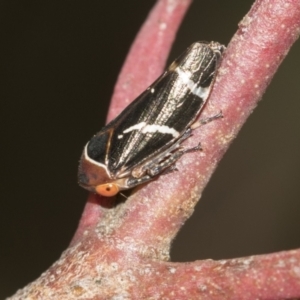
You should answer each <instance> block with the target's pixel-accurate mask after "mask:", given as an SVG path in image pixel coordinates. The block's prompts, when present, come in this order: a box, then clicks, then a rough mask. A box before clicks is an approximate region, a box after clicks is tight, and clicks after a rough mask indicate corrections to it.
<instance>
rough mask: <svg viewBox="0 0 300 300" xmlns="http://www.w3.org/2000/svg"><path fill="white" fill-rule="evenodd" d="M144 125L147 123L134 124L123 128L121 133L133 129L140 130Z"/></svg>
mask: <svg viewBox="0 0 300 300" xmlns="http://www.w3.org/2000/svg"><path fill="white" fill-rule="evenodd" d="M146 125H147V124H146V122H141V123H138V124H135V125H133V126H131V127H129V128H127V129H125V130H124V131H123V133H128V132H130V131H133V130H140V129H142V128H144V127H145V126H146Z"/></svg>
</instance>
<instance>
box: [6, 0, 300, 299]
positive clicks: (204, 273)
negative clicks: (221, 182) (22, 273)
mask: <svg viewBox="0 0 300 300" xmlns="http://www.w3.org/2000/svg"><path fill="white" fill-rule="evenodd" d="M189 4H190V1H183V0H161V1H158V3H157V5H156V6H155V8H154V9H153V11H152V12H151V14H150V15H149V18H148V20H147V22H146V23H145V25H144V27H143V28H142V30H141V32H140V33H139V35H138V38H137V40H136V42H135V43H134V45H133V47H132V49H131V50H130V54H129V57H128V59H127V61H126V63H125V66H124V68H123V70H122V72H121V75H120V77H119V79H118V84H117V86H116V89H115V95H114V97H113V101H112V104H111V110H110V113H109V117H108V119H109V120H110V119H111V118H113V117H115V116H116V114H118V113H119V112H120V111H121V110H122V108H124V106H125V105H127V103H128V102H129V101H130V100H131V99H133V98H134V97H135V96H136V95H138V93H140V92H141V91H142V90H143V89H144V88H145V87H146V86H147V85H148V84H149V83H150V82H151V81H152V80H153V79H155V77H157V75H158V74H159V73H160V72H161V70H162V67H163V65H164V61H165V59H166V56H167V53H168V50H169V48H170V46H171V43H172V41H173V38H174V36H175V32H176V30H177V28H178V26H179V23H180V21H181V19H182V17H183V15H184V13H185V11H186V9H187V8H188V6H189ZM299 28H300V2H299V0H257V1H256V2H255V4H254V5H253V7H252V9H251V11H250V12H249V13H248V14H247V16H246V17H245V18H244V19H243V21H242V22H241V23H240V28H239V30H238V32H237V33H236V35H235V36H234V37H233V39H232V41H231V42H230V44H229V46H228V49H227V51H226V55H225V58H224V60H223V62H222V66H221V68H220V70H219V74H218V78H217V81H216V84H215V86H214V89H213V92H212V94H211V97H210V99H209V101H208V105H207V106H206V108H205V110H204V111H203V114H202V116H201V117H205V116H211V115H214V114H216V113H217V112H219V111H220V110H222V112H223V115H224V118H223V119H221V120H216V121H214V122H211V123H209V124H208V125H205V126H203V127H202V128H201V129H200V130H195V131H194V136H193V138H190V139H189V140H188V141H187V144H189V145H195V144H197V143H198V141H201V144H202V147H203V148H204V151H203V152H202V153H191V154H187V155H185V156H184V157H183V158H182V159H181V160H180V162H178V164H177V165H176V166H177V168H178V169H179V172H175V173H172V174H168V175H165V176H160V178H159V179H157V180H155V181H153V182H151V183H149V184H147V185H145V186H143V187H139V188H137V189H136V190H135V191H134V192H133V194H132V196H130V198H129V199H127V200H126V201H125V202H124V203H122V204H120V205H118V206H116V207H114V208H105V207H108V206H109V205H103V204H104V203H105V201H106V202H107V199H105V198H97V197H96V196H94V195H90V198H89V202H88V204H87V206H86V209H85V211H84V213H83V216H82V219H81V222H80V225H79V228H78V231H77V233H76V236H75V238H74V239H73V242H72V244H71V246H70V247H69V248H68V249H67V250H66V251H65V252H64V254H63V255H62V257H61V258H60V260H59V261H58V262H56V263H55V264H54V265H53V266H52V267H51V268H50V269H49V270H48V271H46V272H45V273H44V274H43V275H42V276H41V277H40V278H39V279H37V280H36V281H35V282H33V283H31V284H30V285H28V286H27V287H26V288H24V289H23V290H20V291H19V292H17V294H16V295H15V296H13V297H12V298H11V299H29V298H30V299H48V298H50V297H51V298H52V299H74V298H80V299H287V298H292V297H294V298H296V297H299V298H300V267H299V266H300V250H296V251H289V252H282V253H277V254H270V255H263V256H253V257H251V258H243V259H232V260H227V261H217V262H214V261H211V260H207V261H197V262H193V263H189V264H180V263H169V262H166V260H168V258H169V248H170V243H171V241H172V239H173V237H174V236H175V235H176V233H177V232H178V230H179V229H180V227H181V226H182V224H183V223H184V221H185V220H186V219H187V218H188V217H189V216H190V214H191V213H192V212H193V209H194V206H195V204H196V202H197V201H198V199H199V198H200V195H201V193H202V190H203V188H204V187H205V185H206V183H207V181H208V180H209V178H210V176H211V174H212V172H213V170H214V169H215V167H216V166H217V163H218V162H219V160H220V159H221V157H222V155H223V154H224V152H225V150H226V149H227V148H228V146H229V144H230V142H231V141H232V140H233V138H234V137H235V136H236V134H237V132H238V131H239V129H240V128H241V126H242V124H243V123H244V122H245V120H246V118H247V116H248V115H249V114H250V113H251V112H252V110H253V109H254V107H255V106H256V104H257V102H258V101H259V99H260V98H261V95H262V94H263V92H264V91H265V89H266V87H267V85H268V83H269V82H270V80H271V78H272V76H273V75H274V73H275V71H276V70H277V68H278V66H279V64H280V63H281V61H282V60H283V58H284V57H285V55H286V54H287V52H288V50H289V48H290V47H291V46H292V44H293V43H294V42H295V40H296V39H297V38H298V35H299ZM153 58H155V59H153ZM149 66H151V67H149ZM145 70H149V72H145ZM100 204H102V206H101V205H100ZM104 206H105V207H104Z"/></svg>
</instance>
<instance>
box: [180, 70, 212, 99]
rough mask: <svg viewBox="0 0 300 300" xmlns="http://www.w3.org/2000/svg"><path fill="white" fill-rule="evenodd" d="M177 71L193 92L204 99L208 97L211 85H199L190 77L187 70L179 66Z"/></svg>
mask: <svg viewBox="0 0 300 300" xmlns="http://www.w3.org/2000/svg"><path fill="white" fill-rule="evenodd" d="M175 71H176V73H177V74H178V76H179V77H180V79H181V80H182V81H183V83H184V84H186V85H187V86H188V88H189V89H190V90H191V93H192V94H194V95H196V96H198V97H200V98H201V99H203V100H205V99H207V97H208V95H209V91H210V86H208V87H205V88H204V87H202V86H199V87H197V83H195V82H194V81H193V80H192V79H190V77H189V75H188V74H187V73H186V72H184V71H182V70H181V69H180V68H179V67H177V68H176V69H175Z"/></svg>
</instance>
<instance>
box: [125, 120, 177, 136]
mask: <svg viewBox="0 0 300 300" xmlns="http://www.w3.org/2000/svg"><path fill="white" fill-rule="evenodd" d="M133 130H141V132H142V133H149V132H160V133H164V134H171V135H173V137H174V138H177V137H178V136H179V132H178V131H177V130H175V129H174V128H170V127H168V126H166V125H156V124H150V125H149V124H147V123H146V122H141V123H138V124H136V125H133V126H131V127H129V128H127V129H125V130H124V131H123V133H128V132H131V131H133Z"/></svg>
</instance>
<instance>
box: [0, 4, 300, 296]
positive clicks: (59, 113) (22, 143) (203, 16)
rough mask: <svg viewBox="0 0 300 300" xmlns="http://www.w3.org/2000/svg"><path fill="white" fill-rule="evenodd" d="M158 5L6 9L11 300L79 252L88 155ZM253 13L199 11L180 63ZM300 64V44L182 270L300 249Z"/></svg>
mask: <svg viewBox="0 0 300 300" xmlns="http://www.w3.org/2000/svg"><path fill="white" fill-rule="evenodd" d="M154 3H155V1H152V0H151V1H150V0H148V1H140V0H130V1H94V0H91V1H78V0H72V1H66V0H62V1H32V0H28V1H21V0H17V1H9V0H4V1H1V3H0V20H1V29H0V30H1V48H0V49H1V50H0V51H1V56H0V63H1V73H2V76H3V77H2V79H1V89H0V93H1V110H0V113H1V127H0V130H1V145H2V146H1V156H0V158H1V162H0V163H1V164H0V166H1V168H0V172H1V189H0V192H1V195H0V197H1V198H0V199H1V202H0V203H1V204H0V214H1V216H0V298H1V299H3V298H4V297H5V296H9V295H11V294H13V293H14V291H15V290H16V289H18V288H21V287H23V286H24V285H26V284H27V283H28V282H30V281H32V280H34V279H35V278H37V277H38V276H39V275H40V274H41V273H42V272H43V271H44V270H46V269H47V268H48V267H49V266H50V265H51V264H52V263H53V262H54V261H55V260H56V259H58V257H59V256H60V254H61V253H62V251H63V250H64V249H65V248H66V247H67V246H68V244H69V242H70V240H71V238H72V236H73V233H74V231H75V230H76V227H77V224H78V220H79V218H80V215H81V213H82V210H83V207H84V204H85V201H86V199H87V195H88V193H87V192H86V191H85V190H83V189H82V188H80V187H78V186H77V178H76V176H77V165H78V160H79V157H80V154H81V151H82V149H83V146H84V145H85V143H86V142H87V141H88V140H89V139H90V137H91V136H92V135H93V134H94V133H96V132H97V131H99V130H100V128H101V127H102V126H103V125H104V123H105V116H106V113H107V108H108V103H109V100H110V96H111V94H112V91H113V87H114V83H115V81H116V78H117V75H118V72H119V70H120V68H121V66H122V63H123V61H124V59H125V56H126V53H127V51H128V49H129V47H130V44H131V43H132V41H133V39H134V37H135V35H136V33H137V32H138V30H139V28H140V26H141V24H142V23H143V21H144V20H145V18H146V16H147V14H148V12H149V10H150V9H151V7H152V6H153V4H154ZM251 4H252V0H244V1H240V0H226V1H217V0H211V1H200V0H195V1H194V3H193V5H192V6H191V8H190V10H189V12H188V13H187V15H186V17H185V20H184V22H183V24H182V26H181V29H180V30H179V33H178V37H177V39H176V42H175V44H174V47H173V50H172V53H171V55H170V59H169V62H170V61H172V60H173V59H174V58H175V57H176V56H177V55H178V54H180V53H181V52H182V51H183V50H184V49H185V48H186V47H187V46H189V45H190V44H191V43H192V42H194V41H197V40H207V41H211V40H214V41H219V42H221V43H224V44H228V42H229V41H230V39H231V37H232V35H233V34H234V33H235V31H236V30H237V24H238V22H239V21H241V19H242V18H243V16H244V15H245V13H246V12H247V11H248V10H249V9H250V7H251ZM299 53H300V44H299V42H298V43H296V44H295V45H294V47H293V48H292V50H291V51H290V53H289V55H288V56H287V58H286V60H285V61H284V63H283V64H282V65H281V67H280V69H279V71H278V73H277V74H276V76H275V78H274V79H273V81H272V83H271V85H270V87H269V88H268V90H267V92H266V93H265V95H264V96H263V101H262V102H260V104H259V106H258V108H257V110H256V111H255V113H253V114H252V115H251V117H250V118H249V120H248V122H247V124H246V125H245V126H244V128H243V129H242V131H241V132H240V134H239V136H238V138H237V139H236V140H235V141H234V143H233V144H232V146H231V147H230V149H229V151H228V152H227V154H226V155H225V157H224V159H223V160H222V162H221V163H220V165H219V167H218V169H217V171H216V173H215V174H214V175H213V177H212V180H211V181H210V183H209V185H208V186H207V188H206V190H205V192H204V194H203V197H202V199H201V201H200V203H199V204H198V205H197V208H196V211H195V213H194V215H193V216H192V217H191V219H190V220H188V221H187V223H186V225H185V226H184V228H183V229H182V230H181V231H180V233H179V235H178V237H177V239H176V240H175V242H174V244H173V248H172V260H173V261H192V260H196V259H206V258H213V259H221V258H233V257H240V256H248V255H252V254H263V253H270V252H275V251H281V250H288V249H293V248H297V247H300V234H299V233H300V230H299V229H300V201H299V199H300V184H299V178H300V155H299V154H300V134H299V128H300V101H299V100H300V84H299V78H300V56H299ZM145 71H146V70H145Z"/></svg>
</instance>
